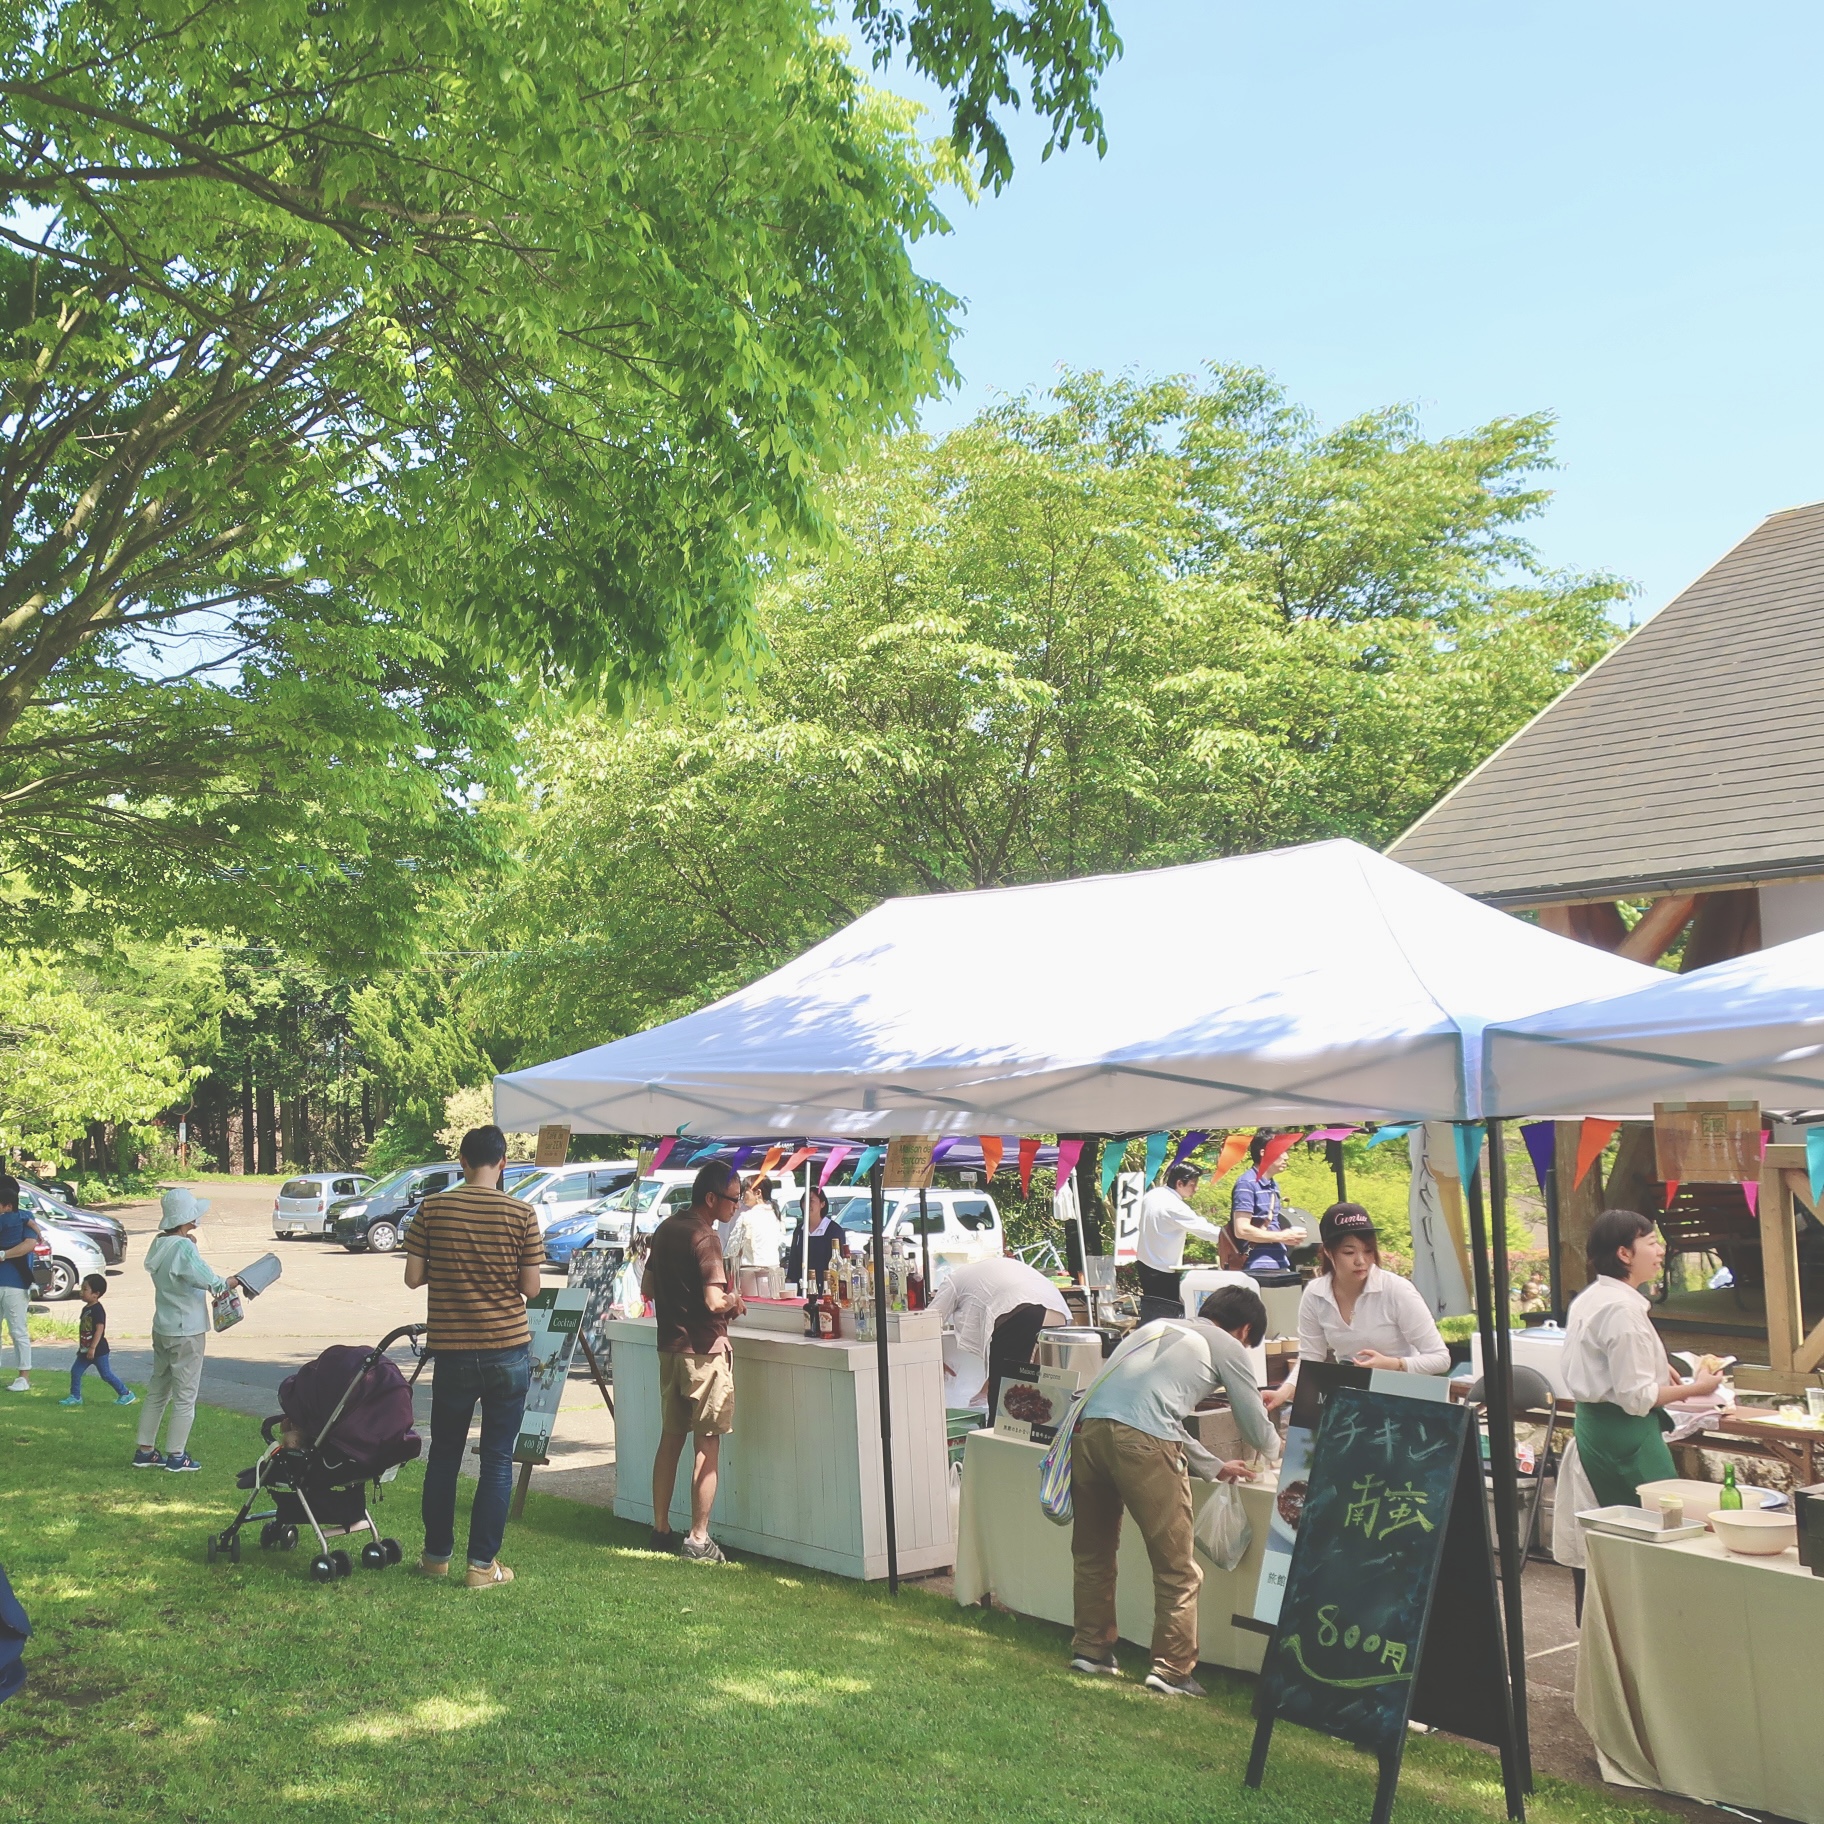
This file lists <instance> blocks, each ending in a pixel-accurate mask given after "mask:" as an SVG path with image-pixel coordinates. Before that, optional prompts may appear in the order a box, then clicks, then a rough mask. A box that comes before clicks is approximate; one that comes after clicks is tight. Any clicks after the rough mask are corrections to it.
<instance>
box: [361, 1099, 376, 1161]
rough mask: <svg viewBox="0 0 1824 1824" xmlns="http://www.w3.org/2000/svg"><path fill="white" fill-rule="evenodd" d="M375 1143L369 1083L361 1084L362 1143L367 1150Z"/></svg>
mask: <svg viewBox="0 0 1824 1824" xmlns="http://www.w3.org/2000/svg"><path fill="white" fill-rule="evenodd" d="M373 1143H374V1109H373V1103H372V1102H371V1100H370V1099H369V1097H368V1093H367V1085H366V1084H365V1083H363V1084H362V1085H361V1145H362V1148H363V1149H364V1150H365V1149H366V1148H367V1147H370V1146H372V1145H373Z"/></svg>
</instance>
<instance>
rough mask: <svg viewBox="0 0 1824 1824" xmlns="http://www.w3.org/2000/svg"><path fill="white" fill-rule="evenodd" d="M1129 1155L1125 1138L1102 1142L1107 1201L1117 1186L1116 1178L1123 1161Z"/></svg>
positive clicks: (1103, 1197)
mask: <svg viewBox="0 0 1824 1824" xmlns="http://www.w3.org/2000/svg"><path fill="white" fill-rule="evenodd" d="M1126 1157H1127V1142H1126V1141H1125V1140H1104V1141H1103V1142H1102V1199H1103V1201H1104V1202H1105V1203H1106V1202H1107V1201H1108V1197H1109V1194H1110V1192H1112V1191H1113V1190H1114V1188H1115V1179H1116V1178H1117V1177H1118V1176H1119V1175H1120V1172H1121V1161H1122V1160H1123V1159H1125V1158H1126Z"/></svg>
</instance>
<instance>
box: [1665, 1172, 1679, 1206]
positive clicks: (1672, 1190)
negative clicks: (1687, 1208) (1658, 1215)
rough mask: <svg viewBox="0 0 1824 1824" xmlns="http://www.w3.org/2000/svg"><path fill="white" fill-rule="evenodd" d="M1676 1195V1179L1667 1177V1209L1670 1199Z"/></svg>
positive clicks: (1670, 1203)
mask: <svg viewBox="0 0 1824 1824" xmlns="http://www.w3.org/2000/svg"><path fill="white" fill-rule="evenodd" d="M1677 1195H1678V1180H1677V1179H1676V1178H1668V1179H1667V1180H1666V1208H1667V1209H1671V1207H1672V1199H1673V1198H1674V1197H1676V1196H1677Z"/></svg>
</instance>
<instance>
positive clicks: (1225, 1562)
mask: <svg viewBox="0 0 1824 1824" xmlns="http://www.w3.org/2000/svg"><path fill="white" fill-rule="evenodd" d="M1191 1537H1192V1538H1193V1539H1194V1540H1195V1541H1196V1544H1197V1549H1198V1551H1200V1552H1201V1553H1202V1554H1203V1555H1204V1557H1206V1558H1207V1559H1209V1561H1210V1562H1211V1563H1212V1564H1213V1565H1215V1566H1216V1568H1217V1569H1218V1570H1220V1571H1232V1570H1234V1568H1235V1567H1236V1565H1238V1564H1239V1563H1240V1562H1241V1561H1242V1559H1244V1558H1245V1557H1246V1556H1247V1555H1248V1547H1249V1546H1250V1545H1251V1544H1252V1543H1253V1540H1254V1529H1253V1527H1252V1526H1250V1525H1249V1524H1248V1510H1247V1509H1246V1508H1245V1507H1243V1506H1242V1504H1241V1490H1240V1489H1238V1488H1237V1487H1236V1486H1235V1484H1234V1483H1233V1482H1218V1483H1217V1484H1216V1487H1215V1491H1214V1492H1213V1493H1212V1494H1211V1496H1210V1498H1209V1500H1207V1501H1206V1502H1204V1504H1203V1512H1202V1513H1200V1514H1199V1515H1198V1516H1197V1521H1196V1524H1195V1525H1194V1526H1193V1527H1192V1529H1191Z"/></svg>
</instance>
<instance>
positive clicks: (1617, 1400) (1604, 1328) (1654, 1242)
mask: <svg viewBox="0 0 1824 1824" xmlns="http://www.w3.org/2000/svg"><path fill="white" fill-rule="evenodd" d="M1584 1258H1585V1260H1586V1261H1587V1262H1588V1265H1589V1269H1590V1283H1589V1284H1588V1285H1587V1286H1585V1287H1584V1289H1583V1290H1582V1291H1581V1292H1579V1293H1578V1294H1577V1296H1576V1297H1575V1298H1574V1299H1572V1300H1571V1309H1570V1313H1569V1316H1568V1317H1567V1319H1566V1322H1565V1336H1564V1384H1565V1386H1566V1387H1567V1388H1568V1389H1569V1390H1570V1393H1571V1397H1572V1398H1573V1399H1575V1400H1576V1402H1577V1427H1576V1431H1577V1460H1578V1462H1579V1463H1580V1464H1581V1466H1582V1469H1583V1474H1584V1476H1585V1477H1586V1478H1587V1479H1588V1481H1589V1485H1590V1489H1591V1492H1592V1493H1593V1494H1594V1495H1595V1497H1596V1500H1597V1503H1598V1505H1600V1506H1602V1507H1635V1506H1638V1505H1639V1493H1640V1485H1641V1484H1642V1483H1643V1482H1658V1481H1662V1480H1665V1479H1668V1478H1670V1477H1673V1476H1676V1475H1677V1474H1678V1470H1677V1467H1676V1466H1675V1465H1674V1463H1673V1461H1672V1453H1671V1451H1669V1450H1668V1449H1667V1448H1666V1439H1665V1427H1666V1423H1667V1421H1666V1420H1665V1418H1664V1416H1663V1414H1662V1412H1661V1408H1662V1407H1666V1406H1669V1405H1671V1404H1672V1402H1673V1401H1674V1400H1689V1399H1702V1398H1703V1397H1704V1396H1705V1395H1706V1394H1711V1393H1714V1392H1715V1391H1716V1390H1717V1388H1718V1387H1720V1386H1721V1385H1722V1384H1723V1377H1722V1376H1721V1375H1720V1374H1700V1375H1698V1376H1697V1377H1696V1379H1694V1380H1689V1381H1683V1380H1680V1379H1679V1376H1678V1371H1677V1370H1676V1369H1675V1368H1674V1367H1673V1366H1672V1364H1671V1363H1670V1362H1669V1361H1667V1360H1666V1348H1665V1344H1664V1343H1662V1342H1661V1341H1660V1340H1659V1332H1658V1331H1657V1330H1655V1329H1654V1328H1653V1324H1652V1320H1651V1318H1649V1316H1648V1315H1647V1313H1648V1305H1647V1299H1646V1294H1645V1293H1644V1292H1643V1291H1642V1290H1641V1288H1642V1287H1643V1286H1645V1285H1646V1284H1647V1283H1648V1282H1649V1281H1650V1280H1654V1279H1657V1278H1658V1277H1659V1270H1660V1268H1661V1266H1662V1265H1664V1263H1665V1258H1666V1244H1665V1242H1664V1241H1662V1240H1661V1239H1660V1234H1659V1230H1658V1229H1657V1228H1656V1227H1655V1226H1654V1224H1653V1223H1652V1222H1651V1221H1650V1220H1649V1219H1648V1218H1647V1217H1645V1216H1642V1215H1640V1214H1639V1213H1638V1212H1637V1211H1634V1210H1604V1211H1603V1213H1602V1214H1601V1215H1600V1216H1598V1217H1597V1218H1596V1220H1595V1221H1594V1222H1593V1223H1591V1224H1590V1238H1589V1240H1588V1241H1587V1242H1586V1243H1585V1244H1584ZM1562 1486H1563V1481H1562V1472H1561V1480H1560V1487H1562Z"/></svg>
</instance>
